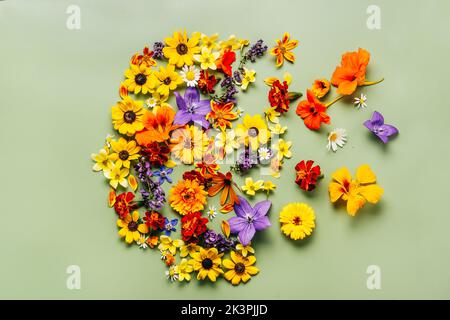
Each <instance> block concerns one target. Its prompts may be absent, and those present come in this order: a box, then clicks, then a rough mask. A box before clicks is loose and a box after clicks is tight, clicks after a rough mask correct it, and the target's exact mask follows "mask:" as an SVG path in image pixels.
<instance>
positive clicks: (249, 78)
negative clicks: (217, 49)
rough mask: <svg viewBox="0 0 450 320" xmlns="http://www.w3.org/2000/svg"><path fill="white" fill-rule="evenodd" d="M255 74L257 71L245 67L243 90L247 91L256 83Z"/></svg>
mask: <svg viewBox="0 0 450 320" xmlns="http://www.w3.org/2000/svg"><path fill="white" fill-rule="evenodd" d="M255 74H256V71H255V70H253V69H247V68H246V67H244V74H243V76H242V85H241V88H242V90H247V87H248V85H249V84H250V83H252V82H255Z"/></svg>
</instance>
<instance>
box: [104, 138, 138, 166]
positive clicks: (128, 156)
mask: <svg viewBox="0 0 450 320" xmlns="http://www.w3.org/2000/svg"><path fill="white" fill-rule="evenodd" d="M111 148H112V149H113V151H114V153H112V154H111V160H113V161H115V162H116V166H118V167H119V168H121V167H122V166H123V167H125V168H130V161H131V160H136V159H138V158H139V151H141V147H139V146H138V145H137V144H136V141H134V140H131V141H127V140H125V139H124V138H120V139H119V141H116V140H111Z"/></svg>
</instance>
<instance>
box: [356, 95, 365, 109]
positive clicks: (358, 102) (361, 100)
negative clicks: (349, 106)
mask: <svg viewBox="0 0 450 320" xmlns="http://www.w3.org/2000/svg"><path fill="white" fill-rule="evenodd" d="M366 102H367V96H366V95H365V94H364V93H361V96H360V97H359V98H358V97H355V102H354V104H355V107H356V108H358V109H364V108H365V107H367V103H366Z"/></svg>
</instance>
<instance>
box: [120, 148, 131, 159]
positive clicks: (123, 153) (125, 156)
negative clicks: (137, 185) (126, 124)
mask: <svg viewBox="0 0 450 320" xmlns="http://www.w3.org/2000/svg"><path fill="white" fill-rule="evenodd" d="M129 156H130V154H129V153H128V151H127V150H122V151H120V152H119V158H120V160H123V161H125V160H127V159H128V157H129Z"/></svg>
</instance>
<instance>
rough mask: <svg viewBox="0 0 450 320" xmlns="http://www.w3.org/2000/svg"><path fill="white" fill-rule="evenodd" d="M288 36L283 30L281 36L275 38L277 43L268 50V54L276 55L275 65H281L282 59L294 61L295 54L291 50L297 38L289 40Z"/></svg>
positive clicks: (296, 44) (296, 43)
mask: <svg viewBox="0 0 450 320" xmlns="http://www.w3.org/2000/svg"><path fill="white" fill-rule="evenodd" d="M289 38H290V35H289V33H287V32H285V33H284V35H283V38H282V39H281V40H280V39H277V45H276V46H275V47H273V48H272V49H271V50H270V54H271V55H273V56H275V57H277V62H276V65H277V67H281V66H282V65H283V63H284V59H286V60H288V61H290V62H294V61H295V55H294V54H293V53H292V52H291V50H293V49H294V48H295V47H297V46H298V40H289Z"/></svg>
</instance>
